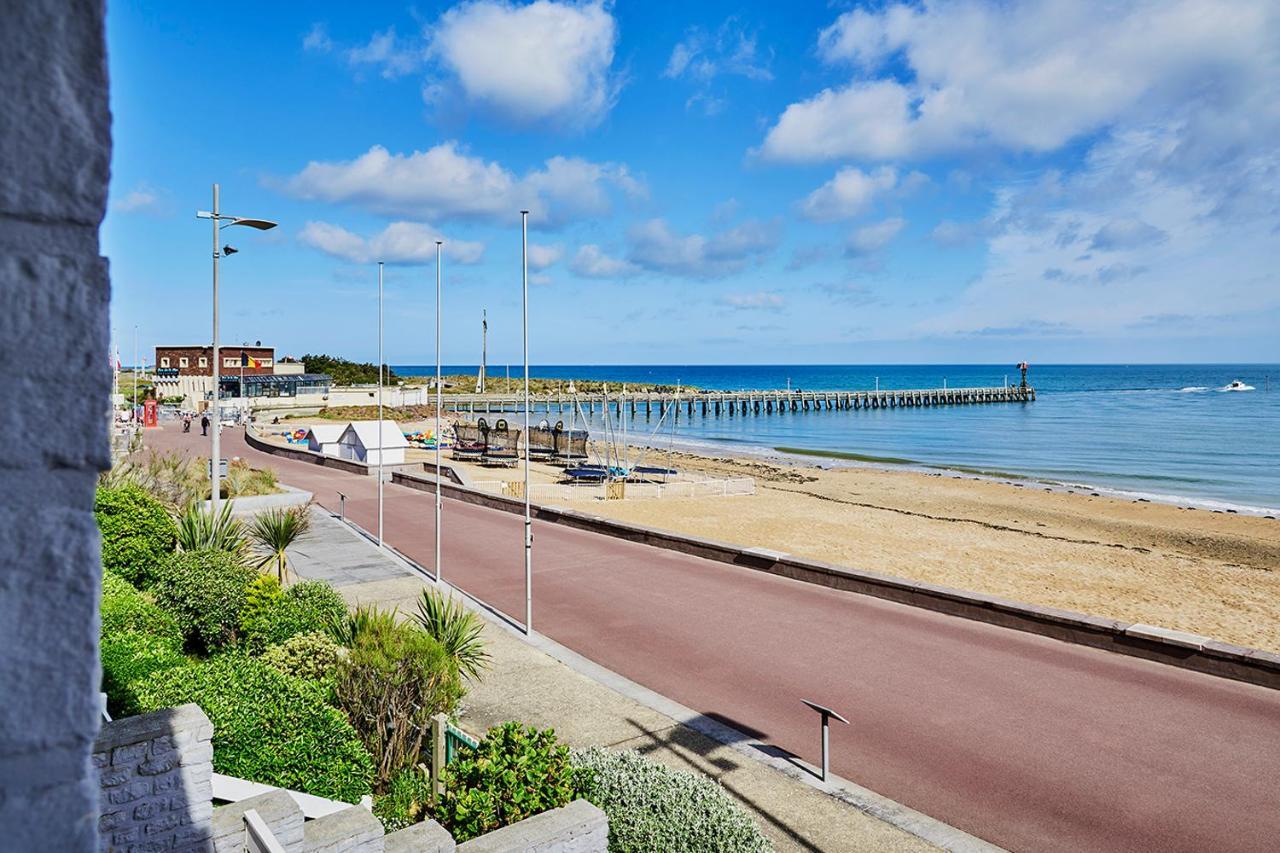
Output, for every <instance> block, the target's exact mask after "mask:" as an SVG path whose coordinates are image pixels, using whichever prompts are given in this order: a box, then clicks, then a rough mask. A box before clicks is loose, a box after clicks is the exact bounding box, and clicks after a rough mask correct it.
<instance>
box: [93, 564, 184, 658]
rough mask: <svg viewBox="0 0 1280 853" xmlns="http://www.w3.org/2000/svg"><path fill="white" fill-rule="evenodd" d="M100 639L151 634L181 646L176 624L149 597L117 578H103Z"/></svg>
mask: <svg viewBox="0 0 1280 853" xmlns="http://www.w3.org/2000/svg"><path fill="white" fill-rule="evenodd" d="M101 613H102V637H103V638H104V639H105V638H107V637H110V636H112V635H115V634H123V633H125V632H126V631H128V632H134V633H139V634H152V635H154V636H157V637H165V638H169V639H172V640H174V641H175V642H176V643H177V644H178V645H181V644H182V629H181V628H179V627H178V621H177V620H176V619H174V618H173V616H172V615H170V614H169V613H168V612H167V611H165V610H164V609H163V608H161V607H159V606H158V605H157V604H155V603H154V602H153V601H152V600H151V597H150V596H149V595H147V593H144V592H140V591H139V590H138V589H137V588H136V587H134V586H133V585H132V584H130V583H129V582H128V581H127V580H125V579H124V578H122V577H120V576H119V575H115V574H112V573H111V572H107V573H105V574H104V575H103V576H102V608H101Z"/></svg>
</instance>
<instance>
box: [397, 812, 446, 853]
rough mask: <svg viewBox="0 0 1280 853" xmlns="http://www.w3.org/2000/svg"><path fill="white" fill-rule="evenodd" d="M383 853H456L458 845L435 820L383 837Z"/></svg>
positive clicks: (425, 821) (416, 824)
mask: <svg viewBox="0 0 1280 853" xmlns="http://www.w3.org/2000/svg"><path fill="white" fill-rule="evenodd" d="M382 844H383V846H382V849H383V853H454V850H455V849H456V848H457V845H456V844H455V843H454V840H453V836H452V835H450V834H449V830H447V829H445V828H444V827H443V826H441V825H440V824H438V823H436V822H435V821H434V820H424V821H423V822H422V823H415V824H414V825H413V826H410V827H406V828H405V829H401V830H398V831H396V832H392V833H390V834H389V835H386V836H384V837H383V842H382Z"/></svg>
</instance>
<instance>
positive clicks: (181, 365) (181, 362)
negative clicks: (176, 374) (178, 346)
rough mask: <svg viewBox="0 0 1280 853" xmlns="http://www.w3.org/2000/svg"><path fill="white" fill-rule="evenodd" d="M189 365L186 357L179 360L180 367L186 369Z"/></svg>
mask: <svg viewBox="0 0 1280 853" xmlns="http://www.w3.org/2000/svg"><path fill="white" fill-rule="evenodd" d="M187 363H188V362H187V357H186V356H185V355H184V356H183V357H182V358H180V359H178V367H186V366H187Z"/></svg>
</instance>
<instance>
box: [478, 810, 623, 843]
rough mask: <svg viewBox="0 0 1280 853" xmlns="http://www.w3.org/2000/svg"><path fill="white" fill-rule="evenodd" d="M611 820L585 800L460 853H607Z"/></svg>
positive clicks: (491, 836) (509, 828)
mask: <svg viewBox="0 0 1280 853" xmlns="http://www.w3.org/2000/svg"><path fill="white" fill-rule="evenodd" d="M608 849H609V819H608V817H606V816H605V813H604V812H602V811H601V810H600V809H598V808H596V807H595V806H593V805H591V803H589V802H587V801H586V800H574V801H573V802H572V803H569V804H568V805H567V806H564V807H563V808H558V809H552V810H551V811H549V812H543V813H542V814H539V815H534V816H533V817H531V818H526V819H524V820H522V821H520V822H519V823H513V824H511V825H510V826H504V827H503V828H502V829H499V830H495V831H494V832H490V833H488V834H487V835H482V836H480V837H479V838H473V839H471V840H470V841H468V842H466V843H464V844H459V845H458V853H516V851H522V853H597V851H598V853H605V851H607V850H608Z"/></svg>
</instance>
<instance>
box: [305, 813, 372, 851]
mask: <svg viewBox="0 0 1280 853" xmlns="http://www.w3.org/2000/svg"><path fill="white" fill-rule="evenodd" d="M302 837H303V842H302V846H303V849H305V850H306V851H307V853H383V840H382V839H383V834H382V822H381V821H379V820H378V819H377V818H376V817H374V816H373V812H371V811H369V810H368V809H366V808H363V807H361V806H352V807H351V808H347V809H343V810H342V811H339V812H334V813H333V814H329V815H325V816H324V817H321V818H316V819H315V820H310V821H307V823H306V825H305V826H304V827H303V833H302Z"/></svg>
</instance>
